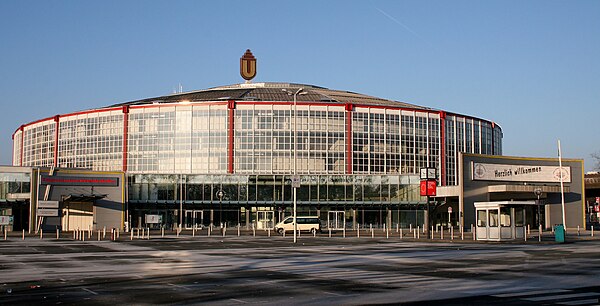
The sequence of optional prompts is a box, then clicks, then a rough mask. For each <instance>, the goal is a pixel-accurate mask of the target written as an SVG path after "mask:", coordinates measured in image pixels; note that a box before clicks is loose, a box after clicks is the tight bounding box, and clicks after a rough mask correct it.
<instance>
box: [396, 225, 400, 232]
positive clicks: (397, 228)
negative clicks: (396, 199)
mask: <svg viewBox="0 0 600 306" xmlns="http://www.w3.org/2000/svg"><path fill="white" fill-rule="evenodd" d="M399 229H400V223H396V233H398V232H399Z"/></svg>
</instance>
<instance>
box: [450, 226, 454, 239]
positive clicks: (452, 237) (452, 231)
mask: <svg viewBox="0 0 600 306" xmlns="http://www.w3.org/2000/svg"><path fill="white" fill-rule="evenodd" d="M450 240H454V226H451V227H450Z"/></svg>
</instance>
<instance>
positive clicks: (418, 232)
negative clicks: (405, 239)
mask: <svg viewBox="0 0 600 306" xmlns="http://www.w3.org/2000/svg"><path fill="white" fill-rule="evenodd" d="M420 233H421V231H420V228H419V227H418V226H417V239H421V237H420Z"/></svg>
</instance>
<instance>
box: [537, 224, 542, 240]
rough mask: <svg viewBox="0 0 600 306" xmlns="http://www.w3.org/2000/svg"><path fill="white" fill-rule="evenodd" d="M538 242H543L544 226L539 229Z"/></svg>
mask: <svg viewBox="0 0 600 306" xmlns="http://www.w3.org/2000/svg"><path fill="white" fill-rule="evenodd" d="M538 241H539V242H542V225H541V224H540V226H539V227H538Z"/></svg>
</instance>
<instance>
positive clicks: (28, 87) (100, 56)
mask: <svg viewBox="0 0 600 306" xmlns="http://www.w3.org/2000/svg"><path fill="white" fill-rule="evenodd" d="M246 49H251V50H252V53H253V54H254V55H255V57H256V58H257V61H258V67H257V76H256V78H255V79H254V80H253V81H254V82H294V83H303V84H312V85H318V86H322V87H327V88H330V89H338V90H347V91H352V92H358V93H363V94H368V95H372V96H376V97H381V98H386V99H391V100H397V101H403V102H408V103H412V104H417V105H422V106H427V107H432V108H435V109H441V110H445V111H448V112H455V113H459V114H463V115H469V116H474V117H478V118H483V119H488V120H492V121H494V122H495V123H497V124H499V125H500V126H501V127H502V130H503V133H504V138H503V154H504V155H509V156H526V157H557V152H558V150H557V141H558V140H560V142H561V147H562V155H563V158H581V159H584V160H585V169H586V171H592V170H595V169H596V162H597V161H596V160H595V159H594V158H592V156H591V154H593V153H596V152H600V141H599V140H600V136H599V133H598V131H599V130H600V129H599V128H598V125H599V124H598V123H597V121H598V116H599V115H600V1H595V0H594V1H583V0H580V1H552V0H550V1H533V0H532V1H520V0H519V1H517V0H504V1H445V0H444V1H427V0H426V1H333V0H329V1H285V0H283V1H282V0H279V1H227V0H224V1H200V0H197V1H151V0H145V1H135V0H131V1H75V0H73V1H30V0H23V1H16V0H3V1H0V105H2V114H0V118H1V119H0V164H11V163H12V153H11V152H12V134H13V133H14V132H15V130H17V129H18V128H19V127H20V126H21V125H22V124H26V123H29V122H32V121H36V120H39V119H42V118H48V117H52V116H54V115H59V114H66V113H71V112H75V111H80V110H87V109H94V108H100V107H104V106H108V105H112V104H115V103H120V102H126V101H132V100H138V99H142V98H148V97H155V96H160V95H165V94H170V93H173V91H175V90H177V88H178V87H179V85H180V84H181V87H182V88H183V91H193V90H201V89H206V88H210V87H216V86H221V85H229V84H236V83H242V82H243V81H244V80H243V79H242V78H241V77H240V75H239V58H240V57H241V56H242V55H243V53H244V52H245V50H246Z"/></svg>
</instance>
